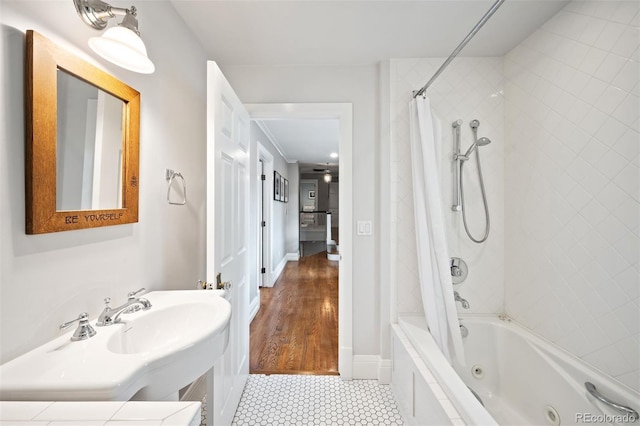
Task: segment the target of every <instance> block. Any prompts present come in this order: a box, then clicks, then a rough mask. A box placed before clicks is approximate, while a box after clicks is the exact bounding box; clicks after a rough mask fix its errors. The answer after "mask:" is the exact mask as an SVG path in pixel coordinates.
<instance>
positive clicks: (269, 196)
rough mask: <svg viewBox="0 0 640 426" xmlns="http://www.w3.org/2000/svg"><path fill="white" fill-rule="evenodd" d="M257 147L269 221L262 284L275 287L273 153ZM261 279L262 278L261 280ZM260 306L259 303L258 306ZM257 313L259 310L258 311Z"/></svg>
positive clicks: (265, 207) (262, 146) (264, 246)
mask: <svg viewBox="0 0 640 426" xmlns="http://www.w3.org/2000/svg"><path fill="white" fill-rule="evenodd" d="M245 106H246V105H245ZM256 145H257V147H256V153H257V154H256V164H258V162H259V161H260V160H262V164H263V166H264V175H265V179H266V180H265V181H264V185H265V186H264V189H265V192H264V206H263V215H264V221H265V222H266V223H267V225H266V227H265V232H264V238H263V241H262V247H263V248H262V249H263V251H264V254H263V255H264V263H265V264H264V266H265V271H266V272H265V273H264V277H263V278H264V281H262V286H263V287H273V283H272V281H271V273H272V269H273V268H272V266H271V263H272V259H271V229H272V226H271V218H272V217H273V204H274V203H273V170H274V168H273V155H272V154H271V153H270V152H269V150H268V149H267V148H265V147H264V145H262V143H260V141H257V143H256ZM258 179H260V177H259V176H258ZM258 231H260V228H258ZM259 269H260V267H258V272H259ZM258 277H260V275H258ZM259 281H260V280H259ZM259 307H260V306H259V305H258V308H259ZM256 313H257V311H256Z"/></svg>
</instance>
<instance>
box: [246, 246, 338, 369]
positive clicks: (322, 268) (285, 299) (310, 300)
mask: <svg viewBox="0 0 640 426" xmlns="http://www.w3.org/2000/svg"><path fill="white" fill-rule="evenodd" d="M250 346H251V348H250V352H251V353H250V366H249V368H250V373H252V374H333V375H337V374H338V262H332V261H329V260H327V254H326V252H322V253H318V254H315V255H312V256H306V257H302V258H300V260H299V261H298V262H288V263H287V266H286V267H285V269H284V271H283V272H282V275H281V276H280V278H279V279H278V281H276V284H275V285H274V286H273V287H263V288H261V289H260V310H259V311H258V314H257V315H256V317H255V318H254V319H253V321H252V322H251V337H250Z"/></svg>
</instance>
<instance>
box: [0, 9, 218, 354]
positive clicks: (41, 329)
mask: <svg viewBox="0 0 640 426" xmlns="http://www.w3.org/2000/svg"><path fill="white" fill-rule="evenodd" d="M115 5H118V6H122V7H128V6H130V3H126V2H125V3H122V2H116V3H115ZM136 6H137V7H138V18H139V21H140V31H141V34H142V37H143V39H144V41H145V43H146V45H147V49H148V51H149V55H150V57H151V58H152V59H153V61H154V62H155V65H156V72H155V73H154V74H152V75H139V74H134V73H131V72H128V71H125V70H122V69H120V68H118V67H116V66H114V65H110V64H108V63H106V62H103V61H101V60H98V59H97V58H96V55H94V54H93V53H92V52H91V51H90V50H89V48H88V46H87V40H88V38H89V37H91V36H95V35H96V34H97V32H96V31H95V30H93V29H91V28H89V27H87V26H86V25H85V24H84V23H83V22H82V21H81V20H80V19H79V18H78V16H77V14H76V11H75V9H74V7H73V3H72V2H70V1H66V0H65V1H47V2H42V1H26V0H20V1H5V0H2V3H1V5H0V7H1V8H2V14H1V15H0V24H1V27H0V54H1V55H2V56H1V58H2V59H1V61H0V78H1V81H0V83H1V84H2V87H3V89H2V92H1V94H0V111H1V112H2V114H1V116H0V117H1V118H0V126H1V127H0V135H1V136H0V140H1V141H2V142H1V144H0V200H2V205H1V206H0V218H1V219H0V248H1V251H0V265H1V266H0V267H1V270H0V299H1V300H0V324H1V325H0V335H1V336H2V337H1V338H2V341H1V345H0V348H1V349H0V351H1V352H0V362H5V361H8V360H9V359H11V358H13V357H15V356H17V355H19V354H20V353H23V352H25V351H27V350H29V349H32V348H34V347H36V346H37V345H39V344H41V343H43V342H45V341H47V340H50V339H52V338H54V337H56V336H57V335H59V333H60V332H59V330H58V324H60V323H62V322H63V321H66V320H69V319H72V318H75V317H76V316H77V315H78V314H79V313H80V312H83V311H87V312H89V314H90V315H91V316H92V317H95V316H97V315H98V314H99V312H100V311H101V310H102V306H103V302H102V299H103V298H105V297H107V296H110V297H112V299H113V302H114V303H120V302H123V301H124V300H125V299H126V294H127V292H129V291H131V290H136V289H138V288H140V287H146V288H147V289H148V290H159V289H190V288H194V286H195V282H196V280H198V279H203V277H204V276H205V275H204V274H205V263H204V259H205V240H204V235H205V221H204V217H205V216H204V212H205V175H206V174H205V162H204V159H205V157H206V156H205V140H206V135H205V129H206V126H205V89H206V84H205V83H206V74H205V71H206V67H205V66H206V59H207V58H206V56H205V54H204V51H203V50H202V49H201V48H200V47H199V44H198V41H197V40H196V39H195V38H193V36H192V35H191V33H190V32H189V29H188V28H186V27H185V26H184V25H183V24H182V21H181V20H180V19H176V14H175V11H174V9H173V7H172V6H171V4H170V3H168V2H164V1H160V2H140V3H139V4H137V5H136ZM167 28H171V31H170V32H168V31H167ZM26 29H34V30H36V31H38V32H40V33H41V34H43V35H44V36H45V37H48V38H49V39H51V40H52V41H54V42H55V43H57V44H58V45H60V46H62V47H65V48H67V49H69V50H71V51H73V52H75V53H76V54H78V55H80V56H81V57H83V58H85V59H87V60H89V61H90V62H92V63H94V64H97V65H98V66H99V67H101V68H104V69H105V70H106V71H108V72H109V73H111V74H113V75H115V76H116V77H118V78H120V79H121V80H123V81H124V82H125V83H127V84H129V85H130V86H132V87H134V88H135V89H137V90H138V91H139V92H140V93H141V120H140V125H141V129H140V221H139V223H137V224H130V225H120V226H112V227H106V228H100V229H91V230H78V231H69V232H59V233H54V234H45V235H25V211H24V209H25V208H24V205H25V200H24V184H23V182H24V113H23V111H24V101H23V98H24V93H23V79H24V77H23V72H24V70H23V63H24V45H25V42H24V32H25V30H26ZM165 168H172V169H174V170H176V171H180V172H181V173H182V174H183V175H184V176H185V179H186V182H187V185H188V188H189V192H188V195H189V200H188V204H187V205H186V206H184V207H179V206H169V205H168V204H167V202H166V200H165V197H166V181H165V179H164V171H165Z"/></svg>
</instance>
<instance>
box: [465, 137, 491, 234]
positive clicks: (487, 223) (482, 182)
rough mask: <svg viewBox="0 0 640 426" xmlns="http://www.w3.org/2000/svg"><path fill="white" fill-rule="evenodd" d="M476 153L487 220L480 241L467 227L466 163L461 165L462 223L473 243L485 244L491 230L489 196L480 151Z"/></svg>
mask: <svg viewBox="0 0 640 426" xmlns="http://www.w3.org/2000/svg"><path fill="white" fill-rule="evenodd" d="M475 151H476V164H477V165H478V178H479V180H480V191H481V192H482V202H483V204H484V216H485V218H486V221H485V229H484V235H483V236H482V237H481V238H479V239H477V238H474V237H473V235H471V232H470V231H469V226H468V225H467V214H466V211H467V209H466V208H465V206H464V184H463V182H464V178H463V174H462V168H463V167H464V163H465V162H464V161H463V162H462V164H461V165H460V201H461V204H462V222H463V223H464V230H465V231H466V233H467V235H468V236H469V238H471V241H473V242H474V243H483V242H485V241H486V240H487V237H489V228H490V221H489V205H488V204H487V194H486V192H485V190H484V180H483V179H482V167H481V166H480V150H479V149H476V150H475Z"/></svg>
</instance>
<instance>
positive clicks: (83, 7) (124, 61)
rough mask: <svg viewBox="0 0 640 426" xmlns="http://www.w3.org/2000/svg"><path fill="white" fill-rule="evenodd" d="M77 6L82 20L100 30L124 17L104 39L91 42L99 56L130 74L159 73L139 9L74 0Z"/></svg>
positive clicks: (107, 32) (95, 0) (110, 29)
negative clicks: (142, 35)
mask: <svg viewBox="0 0 640 426" xmlns="http://www.w3.org/2000/svg"><path fill="white" fill-rule="evenodd" d="M73 4H74V6H75V8H76V12H78V16H79V17H80V19H82V21H83V22H84V23H85V24H87V25H88V26H90V27H91V28H94V29H96V30H104V29H105V28H106V27H107V25H108V23H109V20H110V19H112V18H115V17H117V16H122V17H123V18H122V21H121V22H120V23H119V24H118V25H117V26H115V27H112V28H109V29H108V30H107V31H106V32H105V33H104V35H103V36H102V37H92V38H91V39H90V40H89V46H90V47H91V49H93V50H94V51H95V52H96V53H97V54H98V55H100V56H102V57H103V58H104V59H106V60H108V61H109V62H112V63H114V64H116V65H118V66H120V67H122V68H125V69H128V70H130V71H134V72H139V73H143V74H150V73H152V72H153V71H154V70H155V66H154V65H153V62H151V60H150V59H149V57H148V56H147V49H146V47H145V45H144V42H143V41H142V39H141V38H140V32H139V31H138V18H137V16H136V15H137V10H136V8H135V6H131V7H130V8H128V9H127V8H122V7H114V6H111V5H110V4H108V3H105V2H103V1H102V0H73ZM127 30H129V31H131V32H129V31H127Z"/></svg>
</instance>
